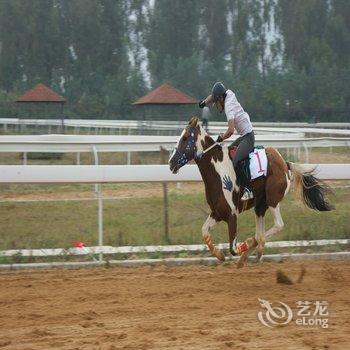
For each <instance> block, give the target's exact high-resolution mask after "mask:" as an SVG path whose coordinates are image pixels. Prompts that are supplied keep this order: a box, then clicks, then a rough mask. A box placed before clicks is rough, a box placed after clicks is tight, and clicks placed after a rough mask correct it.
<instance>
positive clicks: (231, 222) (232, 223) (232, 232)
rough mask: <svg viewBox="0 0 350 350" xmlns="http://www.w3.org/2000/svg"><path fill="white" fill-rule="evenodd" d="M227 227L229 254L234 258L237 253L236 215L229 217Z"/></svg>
mask: <svg viewBox="0 0 350 350" xmlns="http://www.w3.org/2000/svg"><path fill="white" fill-rule="evenodd" d="M227 225H228V235H229V246H230V253H231V254H232V255H233V256H235V255H237V251H236V240H237V215H235V214H233V215H231V216H230V217H229V219H228V221H227Z"/></svg>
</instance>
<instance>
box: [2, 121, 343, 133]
mask: <svg viewBox="0 0 350 350" xmlns="http://www.w3.org/2000/svg"><path fill="white" fill-rule="evenodd" d="M186 124H187V122H186V121H152V120H149V121H148V120H100V119H98V120H93V119H65V120H64V126H65V127H68V128H74V129H75V131H76V132H77V131H79V129H80V128H84V129H95V132H98V129H109V130H110V131H111V130H113V129H119V130H122V129H126V130H127V131H128V133H130V130H138V131H139V132H141V133H142V131H144V130H153V131H155V132H158V131H161V130H165V131H173V132H174V131H175V132H177V131H179V130H181V129H183V128H184V127H185V126H186ZM0 125H3V128H4V129H5V130H6V129H7V126H8V125H15V126H17V127H18V128H19V130H20V129H21V128H23V127H25V126H34V127H38V126H47V127H57V128H58V129H60V128H61V127H62V120H61V119H18V118H0ZM253 125H254V129H255V130H256V131H257V132H258V133H259V132H263V133H276V132H282V133H294V132H307V133H311V134H312V133H314V134H325V135H328V136H329V135H344V136H350V130H347V129H350V123H318V124H308V123H274V122H256V123H253ZM226 126H227V124H226V123H224V122H211V123H210V131H211V132H213V133H219V132H221V131H223V130H224V129H225V128H226Z"/></svg>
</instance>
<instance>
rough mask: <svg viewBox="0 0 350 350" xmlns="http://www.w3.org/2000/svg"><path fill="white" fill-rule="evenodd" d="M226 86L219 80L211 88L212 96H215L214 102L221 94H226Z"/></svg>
mask: <svg viewBox="0 0 350 350" xmlns="http://www.w3.org/2000/svg"><path fill="white" fill-rule="evenodd" d="M225 93H226V88H225V86H224V84H223V83H221V82H219V81H218V82H217V83H215V84H214V85H213V88H212V90H211V96H212V97H213V102H216V101H217V99H218V98H219V97H220V96H225Z"/></svg>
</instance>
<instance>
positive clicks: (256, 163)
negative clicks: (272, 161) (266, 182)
mask: <svg viewBox="0 0 350 350" xmlns="http://www.w3.org/2000/svg"><path fill="white" fill-rule="evenodd" d="M249 168H250V177H251V178H250V179H251V180H254V179H256V178H258V177H260V176H266V174H267V157H266V152H265V149H264V148H255V149H254V151H253V152H251V153H249Z"/></svg>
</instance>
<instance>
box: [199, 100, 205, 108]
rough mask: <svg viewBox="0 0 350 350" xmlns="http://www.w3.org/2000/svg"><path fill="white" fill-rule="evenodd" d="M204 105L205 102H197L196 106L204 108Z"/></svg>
mask: <svg viewBox="0 0 350 350" xmlns="http://www.w3.org/2000/svg"><path fill="white" fill-rule="evenodd" d="M205 105H206V103H205V100H202V101H199V103H198V106H199V108H204V107H205Z"/></svg>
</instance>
